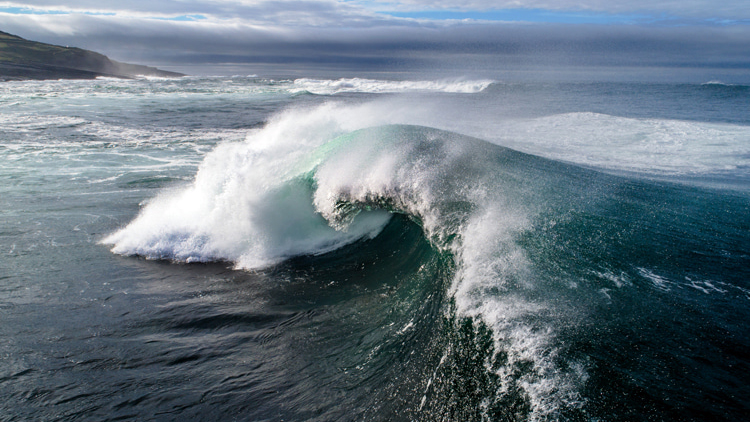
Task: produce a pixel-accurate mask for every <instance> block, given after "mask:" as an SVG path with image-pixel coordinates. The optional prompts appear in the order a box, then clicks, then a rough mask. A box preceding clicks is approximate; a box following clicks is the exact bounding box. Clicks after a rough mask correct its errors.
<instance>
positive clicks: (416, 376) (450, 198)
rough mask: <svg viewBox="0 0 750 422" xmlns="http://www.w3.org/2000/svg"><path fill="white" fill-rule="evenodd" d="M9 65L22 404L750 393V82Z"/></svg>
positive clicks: (280, 410) (427, 415) (578, 405)
mask: <svg viewBox="0 0 750 422" xmlns="http://www.w3.org/2000/svg"><path fill="white" fill-rule="evenodd" d="M3 89H4V90H5V91H4V93H5V95H4V96H3V98H2V100H0V108H1V109H2V110H3V113H2V116H1V117H0V129H1V133H2V135H0V136H2V138H1V142H0V156H1V157H2V160H3V162H4V163H6V165H4V166H3V168H2V170H1V171H0V178H1V179H2V180H4V181H5V183H3V185H2V188H0V203H1V204H2V207H3V208H2V209H4V210H6V211H5V214H4V220H3V228H2V232H1V233H0V236H1V237H0V252H2V254H3V259H2V260H1V261H0V265H1V267H0V270H1V271H2V272H1V273H0V274H2V276H0V287H1V289H0V295H2V296H1V297H0V313H1V314H2V318H3V321H5V323H4V324H3V326H2V328H0V336H2V338H3V339H6V340H7V341H4V342H3V343H2V346H0V349H2V356H3V360H4V363H5V364H4V365H3V368H4V369H2V372H1V373H0V392H2V394H3V395H4V396H6V397H9V399H8V400H6V401H5V403H4V404H2V405H0V406H1V409H2V412H3V413H4V414H6V415H10V416H9V417H8V419H9V420H28V419H83V420H110V419H118V418H120V419H122V418H126V419H127V418H135V419H139V418H145V419H157V420H161V419H164V420H167V419H183V418H186V419H199V420H200V419H216V418H219V419H238V420H280V419H292V420H352V419H358V420H359V419H362V420H533V421H542V420H621V421H626V420H644V419H655V420H708V419H711V420H737V419H738V418H741V415H744V414H745V413H746V412H747V410H748V409H747V407H748V403H750V397H748V396H747V392H746V391H744V389H743V388H742V385H744V383H743V380H744V379H745V378H747V376H748V375H750V374H748V371H749V370H750V369H749V368H750V367H749V366H748V363H749V362H750V352H749V351H750V344H748V339H747V337H746V336H745V335H744V326H745V322H747V320H748V313H747V303H748V301H750V286H749V285H748V284H747V280H748V275H750V274H748V268H750V265H748V264H750V252H749V251H750V239H748V236H747V233H749V232H750V231H749V229H750V227H749V225H750V223H749V222H750V218H748V215H749V214H748V211H749V210H750V197H749V196H748V184H747V182H748V176H749V173H748V169H750V166H749V165H748V164H750V162H749V160H750V143H749V142H748V141H750V130H748V127H750V121H749V120H748V116H747V115H746V113H745V111H746V110H747V105H748V103H749V102H750V95H749V94H750V91H748V89H747V87H743V86H732V85H721V84H716V83H711V84H707V85H699V84H697V85H648V84H622V83H617V84H606V83H591V84H578V83H577V84H520V83H515V84H513V83H504V82H501V81H489V80H469V79H453V80H449V79H445V80H443V79H440V80H429V79H425V78H417V77H415V78H412V79H410V80H399V81H391V80H378V79H366V78H352V79H330V80H327V79H311V78H308V79H297V80H270V79H262V78H258V77H233V78H223V77H216V78H184V79H178V80H135V81H119V80H96V81H84V82H63V81H54V82H28V83H26V82H24V83H9V84H6V85H4V86H3ZM636 100H637V101H636Z"/></svg>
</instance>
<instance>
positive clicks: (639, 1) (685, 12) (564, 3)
mask: <svg viewBox="0 0 750 422" xmlns="http://www.w3.org/2000/svg"><path fill="white" fill-rule="evenodd" d="M362 4H367V5H370V7H372V8H373V9H377V10H392V11H396V10H399V11H403V10H409V11H414V10H462V11H467V10H468V11H477V10H504V9H535V10H548V11H591V12H601V13H608V14H644V15H651V16H659V15H661V14H667V15H671V16H674V17H687V18H700V19H710V18H716V19H731V20H741V19H750V2H747V1H746V0H723V1H718V2H717V1H716V0H682V1H674V0H626V1H611V0H467V1H457V0H394V1H391V0H368V1H366V2H362Z"/></svg>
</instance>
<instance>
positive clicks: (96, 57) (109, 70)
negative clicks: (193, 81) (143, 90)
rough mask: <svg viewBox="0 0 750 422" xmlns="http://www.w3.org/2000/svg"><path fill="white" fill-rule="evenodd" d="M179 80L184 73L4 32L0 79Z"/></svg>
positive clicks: (0, 46)
mask: <svg viewBox="0 0 750 422" xmlns="http://www.w3.org/2000/svg"><path fill="white" fill-rule="evenodd" d="M139 75H143V76H161V77H178V76H184V75H182V74H180V73H175V72H167V71H163V70H159V69H157V68H154V67H148V66H141V65H133V64H127V63H120V62H117V61H114V60H111V59H109V58H108V57H107V56H105V55H103V54H99V53H96V52H93V51H89V50H84V49H82V48H75V47H73V48H71V47H61V46H57V45H52V44H45V43H40V42H35V41H29V40H26V39H23V38H21V37H18V36H15V35H11V34H8V33H5V32H2V31H0V80H24V79H92V78H96V77H97V76H113V77H120V78H132V77H135V76H139Z"/></svg>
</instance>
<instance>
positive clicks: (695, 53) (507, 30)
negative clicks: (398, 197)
mask: <svg viewBox="0 0 750 422" xmlns="http://www.w3.org/2000/svg"><path fill="white" fill-rule="evenodd" d="M587 1H588V3H587ZM638 1H640V0H638ZM638 1H635V2H630V3H628V4H629V5H630V6H629V7H631V8H635V7H641V5H642V4H645V3H639V2H638ZM600 3H602V4H601V5H600V7H601V8H604V7H605V6H606V4H604V2H600ZM658 3H659V2H658V1H657V2H655V4H658ZM467 4H469V5H470V7H473V8H481V7H495V6H498V5H499V6H503V7H504V6H508V7H510V6H512V5H516V6H520V5H524V6H529V7H532V6H533V7H537V6H538V7H542V6H544V7H547V8H553V7H561V8H562V7H566V5H570V6H571V7H573V6H572V5H573V3H566V2H563V1H556V2H551V1H550V2H541V1H538V2H520V1H519V2H502V1H501V2H494V1H493V2H485V1H483V0H474V2H473V3H467ZM575 4H581V5H590V7H594V6H596V5H597V4H598V3H597V2H595V1H591V0H582V2H580V3H579V2H577V3H575ZM680 4H682V3H680ZM685 4H686V5H688V6H690V7H692V8H693V9H695V8H697V7H698V6H700V5H701V4H704V5H705V2H703V3H701V2H691V1H690V0H688V1H687V3H685ZM732 4H733V3H732V2H728V3H726V4H724V6H722V7H729V6H727V5H732ZM368 5H370V6H368V7H364V6H362V5H358V4H356V3H344V2H337V1H332V0H331V1H329V0H313V1H298V0H290V1H279V2H276V1H274V2H270V1H239V0H238V1H208V2H198V1H191V0H185V1H152V0H150V1H145V0H131V1H129V2H121V3H119V4H118V3H114V2H101V1H91V0H83V1H73V0H71V1H69V2H66V3H65V4H63V3H62V2H60V1H59V0H37V1H32V2H27V3H24V4H23V5H20V4H16V3H0V7H2V6H5V7H6V8H7V7H10V6H14V7H21V6H23V7H26V8H27V10H28V8H36V9H34V10H36V12H35V13H18V12H13V13H10V12H6V13H2V12H0V30H3V31H6V32H10V33H14V34H17V35H20V36H22V37H25V38H28V39H32V40H37V41H43V42H49V43H53V44H59V45H74V46H79V47H82V48H87V49H91V50H95V51H100V52H102V53H104V54H107V55H109V56H110V57H112V58H113V59H116V60H121V61H131V62H138V63H144V64H150V65H156V66H170V65H171V66H181V65H189V64H193V65H194V64H205V65H211V64H217V63H235V64H243V65H246V64H252V65H261V64H266V65H269V66H279V67H283V66H287V65H289V64H299V65H300V66H326V67H328V68H334V69H339V70H342V71H343V70H346V69H350V70H357V69H359V70H362V69H366V70H399V69H462V70H463V71H462V72H461V73H471V72H475V71H476V72H488V73H491V72H495V71H497V70H498V69H507V68H511V67H515V68H519V67H524V66H526V67H546V68H548V69H555V68H556V67H558V66H599V67H606V66H616V67H622V68H627V67H637V66H647V67H654V68H656V67H668V68H673V69H674V68H690V67H693V68H694V67H698V68H709V67H716V68H741V69H749V68H750V25H742V24H738V25H728V26H721V25H713V26H712V25H695V24H693V25H673V26H666V25H585V24H556V23H518V22H517V23H507V22H481V21H476V20H474V21H472V20H469V21H454V20H451V21H440V20H419V19H404V18H398V17H393V16H389V15H388V14H383V13H377V10H376V9H378V8H380V7H386V6H387V7H390V8H392V9H395V8H406V7H427V2H421V0H411V1H410V0H405V1H402V2H399V3H388V4H386V3H377V4H375V5H374V6H373V3H368ZM429 5H438V6H444V7H449V6H452V5H453V4H452V3H448V2H443V3H434V2H430V3H429ZM587 7H588V6H587ZM597 7H599V6H597ZM618 7H619V6H618ZM644 7H645V6H644ZM701 7H703V6H701ZM6 10H8V9H6ZM51 10H55V11H58V12H59V11H64V13H61V14H60V13H57V14H45V13H42V12H44V11H51ZM608 10H615V9H614V8H612V7H610V8H609V9H608ZM685 10H688V9H685Z"/></svg>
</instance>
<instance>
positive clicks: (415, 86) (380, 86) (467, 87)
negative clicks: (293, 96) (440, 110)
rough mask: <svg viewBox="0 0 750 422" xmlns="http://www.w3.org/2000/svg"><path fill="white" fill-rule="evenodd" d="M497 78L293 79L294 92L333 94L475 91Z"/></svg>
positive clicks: (479, 90)
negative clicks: (417, 79) (420, 79)
mask: <svg viewBox="0 0 750 422" xmlns="http://www.w3.org/2000/svg"><path fill="white" fill-rule="evenodd" d="M493 83H494V81H491V80H487V79H483V80H448V79H444V80H435V81H425V80H423V81H387V80H377V79H362V78H341V79H336V80H329V79H309V78H301V79H296V80H295V81H294V87H293V88H292V89H291V92H309V93H311V94H318V95H333V94H339V93H343V92H362V93H373V94H380V93H399V92H445V93H454V94H476V93H479V92H482V91H484V90H485V89H487V87H489V86H490V85H492V84H493Z"/></svg>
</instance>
